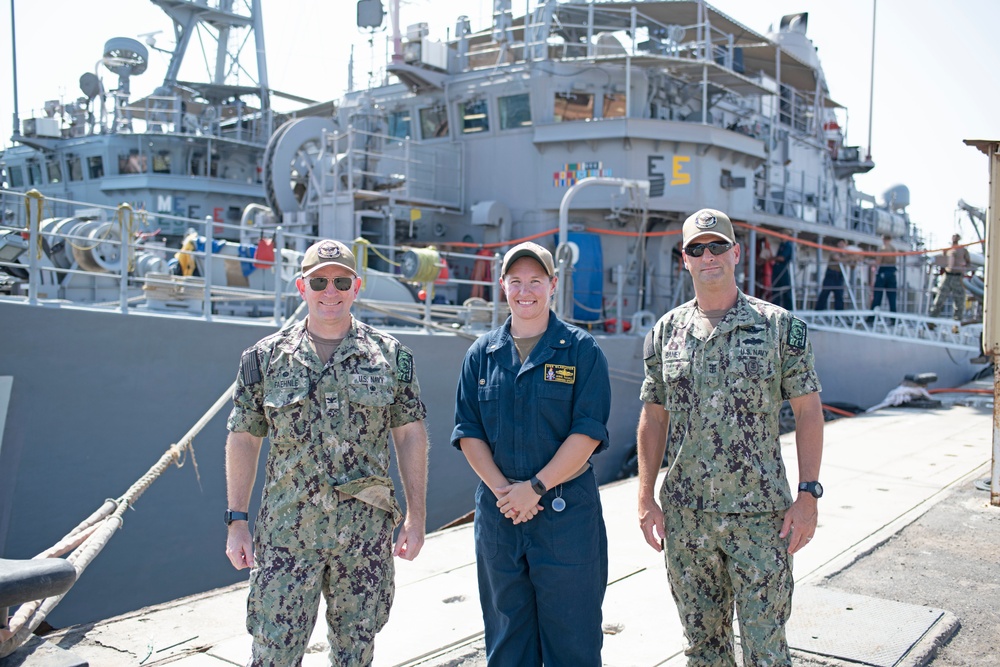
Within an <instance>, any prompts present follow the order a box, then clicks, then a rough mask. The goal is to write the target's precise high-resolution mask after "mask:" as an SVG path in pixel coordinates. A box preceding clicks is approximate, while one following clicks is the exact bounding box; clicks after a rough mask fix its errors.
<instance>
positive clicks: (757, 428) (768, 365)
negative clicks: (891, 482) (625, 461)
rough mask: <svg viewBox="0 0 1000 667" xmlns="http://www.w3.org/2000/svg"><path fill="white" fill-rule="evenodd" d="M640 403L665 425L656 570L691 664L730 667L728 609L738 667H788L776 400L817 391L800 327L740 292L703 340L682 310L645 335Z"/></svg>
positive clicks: (694, 315)
mask: <svg viewBox="0 0 1000 667" xmlns="http://www.w3.org/2000/svg"><path fill="white" fill-rule="evenodd" d="M643 356H644V357H645V363H646V378H645V381H644V382H643V385H642V390H641V398H642V400H643V401H644V402H647V403H656V404H659V405H663V406H664V408H665V409H666V410H667V411H668V412H669V417H670V423H669V431H668V435H667V442H666V463H667V465H668V471H667V475H666V478H665V479H664V482H663V486H662V488H661V490H660V497H659V500H660V504H661V506H662V507H663V511H664V517H665V531H666V539H665V546H666V550H665V560H666V563H667V573H668V577H669V580H670V588H671V592H672V593H673V596H674V600H675V601H676V603H677V609H678V612H679V613H680V616H681V621H682V623H683V625H684V629H685V634H686V636H687V639H688V642H689V647H688V649H687V651H686V653H687V655H688V660H689V662H688V664H689V665H699V666H700V665H706V666H708V665H712V666H713V667H715V666H718V665H731V664H734V657H733V634H732V609H733V603H734V601H735V603H736V605H737V609H738V611H739V616H740V635H741V638H742V645H743V652H744V661H745V663H746V664H747V665H755V666H763V665H790V664H791V662H790V660H789V656H788V646H787V643H786V641H785V632H784V625H785V622H786V621H787V619H788V616H789V614H790V613H791V594H792V586H793V580H792V576H791V557H790V556H789V555H788V553H787V548H788V540H787V538H786V539H784V540H782V539H779V538H778V533H779V532H780V529H781V523H782V519H783V517H784V512H785V510H787V509H788V508H789V507H790V506H791V503H792V496H791V492H790V490H789V486H788V480H787V478H786V475H785V467H784V464H783V462H782V459H781V446H780V443H779V441H778V413H779V410H780V408H781V404H782V400H783V399H788V398H795V397H798V396H804V395H806V394H810V393H812V392H816V391H819V390H820V384H819V379H818V378H817V376H816V372H815V370H814V369H813V354H812V348H811V346H810V344H809V341H808V338H807V333H806V325H805V323H803V322H802V321H801V320H798V319H796V318H794V317H792V315H791V314H790V313H788V312H787V311H786V310H784V309H782V308H779V307H777V306H774V305H772V304H770V303H767V302H765V301H761V300H759V299H755V298H753V297H748V296H746V295H745V294H743V293H742V292H740V293H739V296H738V299H737V302H736V305H735V306H734V307H733V308H732V309H731V310H730V311H729V312H728V313H727V314H726V315H725V317H724V318H723V319H722V321H721V322H719V324H718V326H717V327H715V329H714V330H713V331H709V327H708V325H707V323H706V322H705V321H704V319H703V318H702V317H701V316H700V315H699V313H698V309H697V304H696V302H695V301H690V302H688V303H686V304H684V305H682V306H680V307H678V308H675V309H674V310H672V311H670V312H669V313H667V314H666V315H664V316H663V317H662V318H661V319H660V320H659V321H658V322H657V323H656V325H655V326H654V327H653V329H652V330H651V331H650V332H649V334H648V335H647V336H646V343H645V350H644V355H643Z"/></svg>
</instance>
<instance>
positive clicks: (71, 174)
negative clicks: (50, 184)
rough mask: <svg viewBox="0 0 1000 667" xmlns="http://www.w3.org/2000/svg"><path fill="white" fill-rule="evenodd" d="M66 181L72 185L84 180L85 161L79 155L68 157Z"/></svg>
mask: <svg viewBox="0 0 1000 667" xmlns="http://www.w3.org/2000/svg"><path fill="white" fill-rule="evenodd" d="M66 180H68V181H69V182H70V183H75V182H77V181H82V180H83V160H82V159H81V158H80V156H79V155H67V156H66Z"/></svg>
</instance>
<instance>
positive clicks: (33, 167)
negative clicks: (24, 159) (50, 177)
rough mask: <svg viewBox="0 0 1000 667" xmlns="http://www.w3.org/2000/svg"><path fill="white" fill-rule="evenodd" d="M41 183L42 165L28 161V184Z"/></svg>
mask: <svg viewBox="0 0 1000 667" xmlns="http://www.w3.org/2000/svg"><path fill="white" fill-rule="evenodd" d="M41 184H42V165H40V164H38V163H37V162H29V163H28V185H41Z"/></svg>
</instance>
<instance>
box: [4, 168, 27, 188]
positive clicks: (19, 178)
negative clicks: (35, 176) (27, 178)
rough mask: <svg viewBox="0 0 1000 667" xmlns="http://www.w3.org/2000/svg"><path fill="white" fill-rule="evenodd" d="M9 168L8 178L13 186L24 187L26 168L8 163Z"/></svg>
mask: <svg viewBox="0 0 1000 667" xmlns="http://www.w3.org/2000/svg"><path fill="white" fill-rule="evenodd" d="M5 169H6V170H7V180H8V182H9V184H10V187H12V188H23V187H24V169H22V168H21V165H19V164H16V165H13V166H11V165H7V166H6V167H5Z"/></svg>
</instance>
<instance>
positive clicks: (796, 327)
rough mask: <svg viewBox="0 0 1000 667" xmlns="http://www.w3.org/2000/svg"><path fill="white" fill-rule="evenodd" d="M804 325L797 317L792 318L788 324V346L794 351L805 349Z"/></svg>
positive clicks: (805, 329)
mask: <svg viewBox="0 0 1000 667" xmlns="http://www.w3.org/2000/svg"><path fill="white" fill-rule="evenodd" d="M806 331H807V328H806V323H805V322H803V321H802V320H800V319H799V318H797V317H793V318H792V321H791V322H789V324H788V338H787V342H788V346H789V347H794V348H795V349H796V350H804V349H806Z"/></svg>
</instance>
